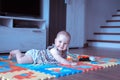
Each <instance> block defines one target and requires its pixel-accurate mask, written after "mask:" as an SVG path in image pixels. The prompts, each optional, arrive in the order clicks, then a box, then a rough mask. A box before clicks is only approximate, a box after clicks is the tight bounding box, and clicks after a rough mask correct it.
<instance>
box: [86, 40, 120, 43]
mask: <svg viewBox="0 0 120 80" xmlns="http://www.w3.org/2000/svg"><path fill="white" fill-rule="evenodd" d="M87 41H88V42H107V43H120V41H112V40H87Z"/></svg>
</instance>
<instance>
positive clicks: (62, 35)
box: [55, 31, 71, 51]
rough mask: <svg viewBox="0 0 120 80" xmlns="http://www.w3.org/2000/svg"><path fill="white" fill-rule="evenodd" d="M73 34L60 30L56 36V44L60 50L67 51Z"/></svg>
mask: <svg viewBox="0 0 120 80" xmlns="http://www.w3.org/2000/svg"><path fill="white" fill-rule="evenodd" d="M70 39H71V36H70V34H69V33H68V32H66V31H60V32H58V34H57V36H56V38H55V46H56V48H57V49H58V50H59V51H66V50H67V48H68V46H69V43H70Z"/></svg>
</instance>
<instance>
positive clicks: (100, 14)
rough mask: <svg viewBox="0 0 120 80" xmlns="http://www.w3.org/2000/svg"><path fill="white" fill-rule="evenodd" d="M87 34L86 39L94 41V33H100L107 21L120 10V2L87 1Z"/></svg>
mask: <svg viewBox="0 0 120 80" xmlns="http://www.w3.org/2000/svg"><path fill="white" fill-rule="evenodd" d="M86 1H87V3H86V10H85V11H86V14H85V26H86V28H85V30H86V31H85V32H86V39H92V38H93V37H94V36H93V32H95V31H99V30H100V26H104V25H105V22H106V20H107V19H111V18H112V15H113V14H115V13H116V11H117V9H120V0H86Z"/></svg>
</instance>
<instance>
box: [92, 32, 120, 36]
mask: <svg viewBox="0 0 120 80" xmlns="http://www.w3.org/2000/svg"><path fill="white" fill-rule="evenodd" d="M94 34H95V35H120V33H104V32H95V33H94Z"/></svg>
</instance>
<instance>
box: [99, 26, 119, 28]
mask: <svg viewBox="0 0 120 80" xmlns="http://www.w3.org/2000/svg"><path fill="white" fill-rule="evenodd" d="M100 28H120V26H100Z"/></svg>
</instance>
